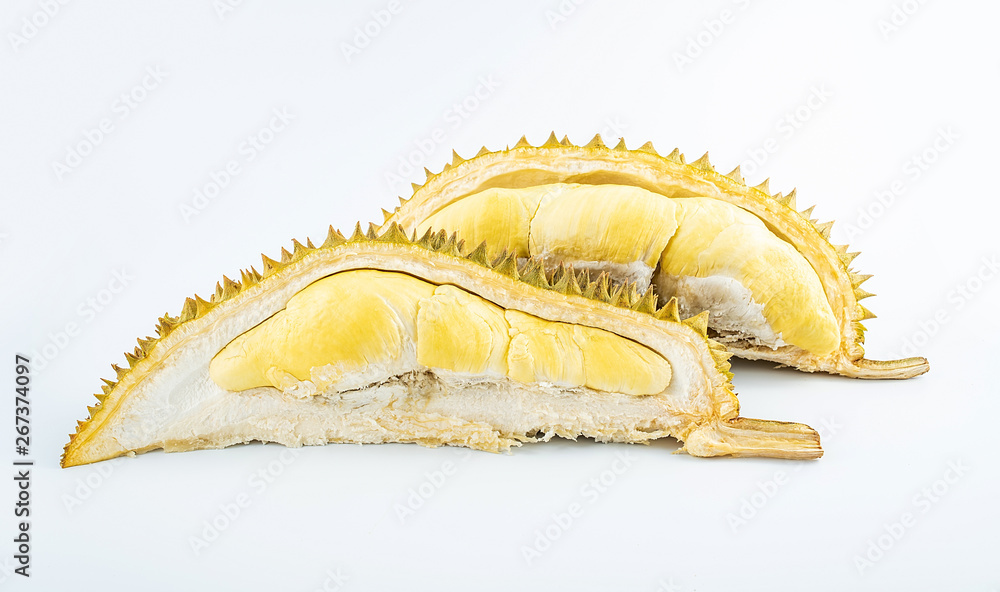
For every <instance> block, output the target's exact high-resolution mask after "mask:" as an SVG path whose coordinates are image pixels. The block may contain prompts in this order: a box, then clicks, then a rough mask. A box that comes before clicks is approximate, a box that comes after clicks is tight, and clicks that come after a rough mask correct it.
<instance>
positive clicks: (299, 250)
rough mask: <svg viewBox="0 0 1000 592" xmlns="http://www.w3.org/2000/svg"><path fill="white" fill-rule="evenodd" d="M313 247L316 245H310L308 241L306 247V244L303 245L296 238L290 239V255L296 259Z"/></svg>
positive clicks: (307, 240)
mask: <svg viewBox="0 0 1000 592" xmlns="http://www.w3.org/2000/svg"><path fill="white" fill-rule="evenodd" d="M306 242H309V239H306ZM315 248H316V247H314V246H312V243H311V242H310V243H309V246H308V247H307V246H305V245H303V244H302V243H300V242H299V241H298V240H296V239H294V238H293V239H292V257H294V258H295V259H296V260H298V259H301V258H302V257H303V256H304V255H305V254H306V253H308V252H309V251H311V250H313V249H315Z"/></svg>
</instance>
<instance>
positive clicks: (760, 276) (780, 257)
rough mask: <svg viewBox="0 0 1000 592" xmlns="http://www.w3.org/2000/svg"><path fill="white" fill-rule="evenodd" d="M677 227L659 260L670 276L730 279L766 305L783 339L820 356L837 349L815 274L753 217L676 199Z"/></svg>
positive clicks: (709, 202)
mask: <svg viewBox="0 0 1000 592" xmlns="http://www.w3.org/2000/svg"><path fill="white" fill-rule="evenodd" d="M673 201H674V202H675V203H676V204H677V206H678V208H677V211H678V220H679V225H678V228H677V232H676V234H675V235H674V237H673V239H672V240H671V241H670V243H669V245H668V246H667V248H666V250H664V251H663V256H662V258H661V259H660V272H661V273H667V274H670V275H673V276H690V277H699V278H706V277H711V276H723V277H729V278H732V279H734V280H736V281H738V282H740V283H741V284H743V285H744V286H745V287H747V288H748V289H749V290H750V292H751V293H752V294H753V300H754V301H755V302H757V303H759V304H761V305H763V307H764V317H765V318H766V319H767V321H768V322H769V324H770V325H771V327H772V328H773V329H774V331H775V332H777V333H779V334H780V335H781V338H782V339H783V340H784V341H785V342H787V343H789V344H791V345H795V346H797V347H800V348H802V349H804V350H806V351H809V352H812V353H815V354H819V355H823V354H828V353H830V352H832V351H834V350H836V349H837V347H838V346H839V345H840V331H839V330H838V328H837V321H836V318H835V317H834V314H833V309H832V308H831V307H830V303H829V301H828V299H827V297H826V294H825V293H824V291H823V285H822V284H821V283H820V281H819V277H818V276H817V275H816V272H815V271H813V269H812V267H810V266H809V263H808V262H807V261H806V260H805V258H803V257H802V255H800V254H799V253H798V252H797V251H796V250H795V248H794V247H792V246H791V245H790V244H788V243H786V242H785V241H783V240H781V239H779V238H778V237H777V236H775V235H774V234H773V233H771V232H770V231H769V230H768V229H767V227H766V226H765V225H764V223H763V222H762V221H761V220H760V219H759V218H757V217H756V216H754V215H753V214H751V213H749V212H747V211H745V210H742V209H740V208H737V207H735V206H733V205H730V204H727V203H725V202H722V201H719V200H715V199H710V198H705V197H686V198H674V199H673Z"/></svg>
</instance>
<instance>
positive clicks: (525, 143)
mask: <svg viewBox="0 0 1000 592" xmlns="http://www.w3.org/2000/svg"><path fill="white" fill-rule="evenodd" d="M531 147H532V146H531V143H530V142H528V138H527V136H521V139H520V140H518V141H517V144H514V149H515V150H516V149H518V148H531Z"/></svg>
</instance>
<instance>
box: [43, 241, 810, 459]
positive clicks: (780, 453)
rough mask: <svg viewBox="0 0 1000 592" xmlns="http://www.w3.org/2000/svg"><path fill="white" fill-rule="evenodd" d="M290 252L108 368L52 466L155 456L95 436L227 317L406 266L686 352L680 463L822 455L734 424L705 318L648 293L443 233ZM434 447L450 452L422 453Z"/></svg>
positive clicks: (752, 424)
mask: <svg viewBox="0 0 1000 592" xmlns="http://www.w3.org/2000/svg"><path fill="white" fill-rule="evenodd" d="M293 246H294V248H293V250H292V251H291V252H289V251H287V250H285V249H282V256H281V258H280V260H278V261H276V260H273V259H270V258H268V257H265V256H262V260H263V272H262V273H258V272H257V271H256V270H254V269H253V268H251V269H249V270H246V271H243V272H241V281H233V280H230V279H229V278H228V277H225V276H223V279H222V281H221V282H219V283H218V284H217V286H216V291H215V293H214V294H213V295H212V297H211V298H209V299H208V300H205V299H203V298H201V297H200V296H197V295H196V296H194V297H193V298H188V299H187V300H186V301H185V303H184V306H183V308H182V310H181V313H180V314H179V315H178V316H170V315H164V317H162V318H161V319H160V321H159V323H158V324H157V327H156V332H157V334H158V336H157V337H146V338H140V339H139V345H138V347H136V348H135V350H134V353H131V354H128V353H127V354H126V358H127V360H128V362H129V365H128V367H127V368H122V367H119V366H117V365H113V368H114V370H115V373H116V375H117V376H116V380H105V381H104V383H105V385H104V387H103V391H104V392H103V394H99V395H96V396H97V399H98V404H97V405H95V406H93V407H89V408H88V409H89V411H90V417H89V418H88V419H87V420H84V421H81V422H79V423H78V426H77V431H76V433H74V434H70V441H69V443H68V444H67V445H66V448H65V451H64V454H63V457H62V461H61V464H62V466H64V467H69V466H74V465H80V464H87V463H91V462H97V461H101V460H106V459H109V458H114V457H116V456H121V455H133V454H135V453H142V452H146V451H148V450H152V449H154V448H158V447H160V445H151V446H149V447H146V448H142V449H133V450H127V449H124V448H122V447H121V446H120V445H118V444H117V442H116V441H115V440H114V439H113V438H109V437H107V436H106V435H105V432H106V430H107V427H108V426H110V425H112V424H114V423H115V422H117V421H119V419H118V415H119V414H120V413H123V411H122V410H123V409H126V408H128V407H129V402H130V394H131V392H132V391H133V389H137V387H138V386H139V385H144V384H146V385H147V386H148V384H154V385H155V384H156V383H155V382H154V383H147V381H150V380H153V381H156V379H157V377H158V375H159V374H158V373H161V372H164V371H173V370H171V369H170V368H169V367H170V366H171V364H176V363H177V362H176V361H177V359H178V358H177V355H178V353H179V352H183V351H184V350H185V348H187V347H190V346H192V345H197V344H198V343H199V342H198V340H199V339H201V336H203V335H206V334H208V333H210V332H211V331H213V330H214V329H213V328H214V327H219V326H220V323H222V322H223V321H224V320H225V319H226V318H227V315H230V314H233V313H234V311H235V312H239V311H242V310H248V308H247V306H248V305H250V304H251V303H254V302H257V301H258V300H260V299H264V298H268V297H270V296H271V295H273V294H274V293H275V288H276V287H282V286H287V285H289V283H290V282H292V284H291V285H299V283H298V282H301V281H302V278H308V277H311V276H310V274H311V273H316V270H322V269H327V268H328V267H330V266H333V267H336V268H337V269H338V270H339V271H336V272H334V273H340V272H342V271H348V270H350V269H371V268H378V269H383V270H386V271H403V272H407V273H409V271H406V270H412V269H413V267H414V265H413V263H414V261H415V262H416V263H417V264H418V265H417V267H418V268H419V269H422V270H424V271H422V272H421V273H426V274H440V277H439V279H440V278H451V279H449V280H447V281H446V282H442V283H454V284H455V285H456V286H460V285H461V284H463V283H466V284H469V285H475V286H477V288H478V290H477V293H478V294H479V295H480V296H481V297H483V298H486V299H489V300H493V301H506V302H508V303H519V304H518V306H519V307H520V309H521V310H523V311H527V312H529V313H530V314H535V313H536V312H539V313H540V312H544V311H549V312H550V313H551V311H561V312H558V313H554V315H555V316H554V317H553V318H554V320H560V319H561V320H563V321H564V322H572V323H573V324H575V325H583V326H592V327H596V326H599V325H602V324H603V325H609V324H610V325H613V326H616V327H624V328H623V329H620V330H621V331H624V333H622V335H634V336H637V335H647V334H649V335H653V334H657V335H664V336H665V335H671V336H674V337H672V338H671V339H680V340H682V343H687V344H688V346H689V347H691V348H694V350H693V351H695V352H699V353H697V354H696V357H695V359H698V360H701V361H700V362H699V363H700V364H701V366H700V368H701V370H699V371H700V372H704V373H706V374H705V376H706V382H705V384H706V385H708V388H710V389H711V391H710V392H709V394H710V399H709V400H710V401H712V403H711V405H712V407H711V409H712V410H711V412H710V414H708V415H707V416H705V417H704V419H703V420H702V421H700V422H698V421H694V422H693V423H692V424H691V425H690V426H689V427H688V428H686V429H685V430H683V433H677V434H671V435H673V436H675V437H678V438H681V439H684V438H690V439H691V441H692V446H690V447H688V448H684V449H682V450H683V451H686V452H689V453H690V454H693V455H696V456H717V455H720V454H723V455H724V454H729V455H733V456H770V457H777V458H818V457H819V456H821V455H822V449H821V448H820V447H819V437H818V435H817V434H816V432H815V431H814V430H812V429H811V428H809V427H808V426H804V425H802V424H792V423H784V422H775V421H764V420H750V419H746V418H741V417H738V413H739V404H738V402H737V400H736V397H735V394H734V392H733V389H732V383H731V381H730V378H731V376H732V375H731V373H730V372H729V362H728V358H729V357H730V354H729V353H727V352H726V351H725V348H724V347H722V346H721V345H719V344H718V343H715V342H714V341H712V340H711V339H709V338H708V337H707V335H706V318H707V317H706V315H704V314H701V315H697V316H695V317H692V318H690V319H685V320H683V321H681V320H680V319H679V317H678V315H677V303H676V301H673V300H672V301H670V302H668V303H667V304H666V305H665V306H663V307H660V308H657V307H656V304H655V303H656V298H655V296H654V294H653V293H652V291H647V292H646V293H644V294H640V293H638V292H637V291H636V290H635V287H634V286H617V287H614V286H611V285H610V282H609V281H608V279H607V276H601V277H600V278H598V279H597V280H595V281H591V280H590V279H589V278H588V277H586V275H577V274H575V273H574V272H573V271H572V270H571V269H568V268H562V267H560V268H559V269H557V270H555V272H554V273H552V272H549V273H547V272H546V271H545V270H544V269H542V268H541V266H540V265H539V264H538V263H537V262H533V261H529V262H527V263H526V264H523V265H521V266H520V267H519V266H518V264H517V261H516V258H515V257H513V256H509V255H508V256H503V257H499V258H498V259H497V260H495V261H491V260H489V259H488V258H487V257H486V256H485V254H486V251H487V248H486V246H485V245H481V246H480V247H479V248H477V249H474V250H473V251H472V252H471V253H469V254H468V255H465V256H463V255H462V254H461V249H462V244H461V242H460V241H458V240H457V239H456V237H455V235H454V234H452V235H451V237H447V236H446V235H445V234H444V233H443V232H440V233H436V234H435V233H430V232H428V233H427V234H425V235H424V237H423V238H422V239H420V240H416V237H415V236H414V237H412V238H407V236H406V235H405V234H403V232H402V231H401V229H400V228H399V227H398V226H396V225H390V226H389V227H388V228H387V229H386V230H385V231H384V232H382V233H381V234H379V233H377V232H376V229H375V227H374V226H373V227H371V228H370V229H369V231H368V233H367V234H365V233H362V232H361V229H360V225H359V226H358V227H357V228H356V230H355V233H354V235H352V236H351V238H350V239H345V238H344V237H343V235H341V234H340V233H339V232H337V231H335V230H334V229H333V228H332V227H331V228H330V233H329V235H328V236H327V240H326V241H325V242H324V244H323V245H322V246H320V247H318V248H317V247H314V246H313V245H312V243H311V242H309V241H307V242H306V243H305V244H304V245H303V244H302V243H299V242H298V241H293ZM373 262H377V264H373ZM352 266H353V267H352ZM321 277H323V276H321ZM311 281H315V280H311ZM302 285H303V286H305V285H308V283H307V284H302ZM297 289H298V288H297ZM299 290H301V289H299ZM650 332H652V333H650ZM230 343H232V342H231V341H230ZM212 351H218V350H212ZM180 371H182V372H186V371H184V370H183V369H181V370H180ZM699 416H701V415H699ZM414 441H416V440H414ZM230 443H231V442H230ZM421 443H425V442H421ZM442 443H448V442H436V443H434V442H432V443H430V444H429V445H436V444H442ZM172 444H173V447H172V448H171V449H172V450H187V449H194V448H206V447H213V446H211V445H210V443H208V444H206V443H205V442H193V443H192V442H180V443H176V442H174V443H172ZM222 445H228V444H222ZM215 447H217V446H215Z"/></svg>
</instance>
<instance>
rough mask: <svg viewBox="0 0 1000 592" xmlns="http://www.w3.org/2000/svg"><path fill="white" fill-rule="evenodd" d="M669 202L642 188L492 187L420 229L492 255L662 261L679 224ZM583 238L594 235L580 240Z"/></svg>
mask: <svg viewBox="0 0 1000 592" xmlns="http://www.w3.org/2000/svg"><path fill="white" fill-rule="evenodd" d="M675 218H676V217H675V214H674V206H673V203H672V202H671V201H670V200H665V199H658V198H657V197H656V196H655V195H653V194H651V193H650V192H649V191H647V190H645V189H642V188H640V187H631V186H625V185H600V186H595V185H581V184H576V183H555V184H552V185H539V186H535V187H524V188H520V189H508V188H493V189H486V190H484V191H481V192H479V193H476V194H474V195H470V196H468V197H466V198H464V199H461V200H458V201H456V202H454V203H452V204H450V205H448V206H446V207H444V208H442V209H441V210H438V211H437V212H435V213H434V214H433V215H431V216H429V217H428V218H427V219H426V220H424V221H423V223H422V224H420V226H419V227H418V228H417V233H418V234H422V233H423V232H425V231H426V230H427V229H428V228H447V229H449V230H451V231H453V232H458V235H459V236H460V237H462V238H463V239H464V240H465V242H466V244H467V245H471V246H475V245H478V244H480V243H481V242H483V241H486V244H487V245H488V246H489V247H490V249H491V250H490V252H489V256H490V257H496V256H497V255H498V254H499V253H500V251H501V250H503V249H506V250H507V252H509V253H516V254H517V255H518V256H519V257H528V256H540V257H554V258H557V259H562V260H572V261H608V262H611V263H622V264H629V263H632V262H635V261H641V262H643V263H645V264H646V265H647V266H648V267H649V268H650V269H652V268H653V267H655V266H656V263H657V261H658V260H659V257H660V253H661V252H662V251H663V248H664V247H665V246H666V244H667V241H668V240H670V236H671V235H672V234H673V229H674V228H676V226H677V222H676V219H675ZM580 237H588V240H586V241H581V240H580Z"/></svg>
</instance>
